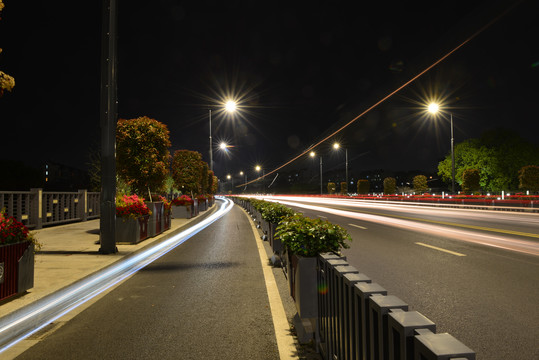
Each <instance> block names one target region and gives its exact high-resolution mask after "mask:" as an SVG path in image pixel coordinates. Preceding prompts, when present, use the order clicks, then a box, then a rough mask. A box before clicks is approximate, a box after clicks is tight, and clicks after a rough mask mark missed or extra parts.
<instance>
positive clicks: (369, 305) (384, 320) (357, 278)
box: [317, 254, 475, 360]
mask: <svg viewBox="0 0 539 360" xmlns="http://www.w3.org/2000/svg"><path fill="white" fill-rule="evenodd" d="M317 273H318V274H317V282H318V289H319V291H318V317H317V331H318V336H317V338H318V345H319V349H320V350H321V354H322V356H323V358H324V359H327V360H334V359H338V360H341V359H354V360H356V359H380V360H382V359H392V360H394V359H395V360H397V359H398V360H412V359H457V358H458V359H468V360H474V359H475V352H474V351H473V350H471V349H470V348H468V347H467V346H466V345H464V344H463V343H461V342H460V341H459V340H457V339H456V338H454V337H453V336H451V335H450V334H447V333H441V334H437V333H436V325H435V324H434V323H433V322H432V321H431V320H429V319H428V318H427V317H425V316H424V315H422V314H421V313H419V312H417V311H408V305H407V304H406V303H404V302H403V301H402V300H400V299H399V298H397V297H396V296H393V295H388V294H387V291H386V290H385V289H384V288H383V287H381V286H380V285H378V284H376V283H373V282H372V280H371V279H370V278H369V277H367V276H366V275H365V274H362V273H360V272H359V271H358V270H357V269H356V268H354V267H353V266H350V265H349V264H348V263H347V262H346V259H345V258H343V257H339V256H337V255H334V254H321V255H320V256H319V257H318V266H317ZM322 290H323V291H322Z"/></svg>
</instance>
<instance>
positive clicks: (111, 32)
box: [99, 0, 118, 254]
mask: <svg viewBox="0 0 539 360" xmlns="http://www.w3.org/2000/svg"><path fill="white" fill-rule="evenodd" d="M102 6H103V9H102V11H103V19H102V21H103V23H102V26H101V116H100V117H101V204H100V206H101V214H100V218H99V229H100V234H101V237H100V242H101V248H100V249H99V252H100V253H102V254H112V253H115V252H117V251H118V249H117V248H116V121H117V118H118V98H117V96H118V95H117V82H116V66H117V59H116V52H117V51H116V48H117V42H116V41H117V37H116V26H117V15H118V13H117V3H116V0H103V4H102Z"/></svg>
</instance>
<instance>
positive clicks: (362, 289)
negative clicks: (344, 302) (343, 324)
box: [354, 283, 387, 359]
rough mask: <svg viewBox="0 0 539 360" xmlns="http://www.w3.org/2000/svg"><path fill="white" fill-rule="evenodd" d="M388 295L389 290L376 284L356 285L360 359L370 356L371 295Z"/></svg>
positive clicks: (357, 340) (357, 341)
mask: <svg viewBox="0 0 539 360" xmlns="http://www.w3.org/2000/svg"><path fill="white" fill-rule="evenodd" d="M374 294H381V295H387V290H386V289H384V288H383V287H381V286H380V285H378V284H376V283H357V284H355V285H354V306H355V307H356V310H357V315H358V316H357V319H358V320H359V321H356V325H355V326H356V329H355V333H356V343H357V344H358V346H360V349H359V350H358V351H359V352H358V354H359V357H360V359H368V357H367V356H368V355H369V354H370V329H369V298H370V297H371V295H374Z"/></svg>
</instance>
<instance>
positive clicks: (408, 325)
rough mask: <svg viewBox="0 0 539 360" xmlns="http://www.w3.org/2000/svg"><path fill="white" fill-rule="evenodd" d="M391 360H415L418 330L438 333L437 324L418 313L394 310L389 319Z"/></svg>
mask: <svg viewBox="0 0 539 360" xmlns="http://www.w3.org/2000/svg"><path fill="white" fill-rule="evenodd" d="M387 326H388V332H389V334H388V335H389V338H388V344H389V358H390V359H392V360H413V358H414V336H415V330H416V329H428V330H430V331H432V332H433V333H435V332H436V324H435V323H433V322H432V321H430V320H429V319H428V318H426V317H425V316H423V315H422V314H421V313H419V312H417V311H403V310H401V309H392V310H391V311H390V312H389V317H388V324H387Z"/></svg>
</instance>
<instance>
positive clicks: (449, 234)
mask: <svg viewBox="0 0 539 360" xmlns="http://www.w3.org/2000/svg"><path fill="white" fill-rule="evenodd" d="M260 198H263V199H264V200H267V201H275V202H279V203H282V204H285V205H290V206H294V207H300V208H304V209H310V210H315V211H321V212H325V213H329V214H334V215H339V216H343V217H347V218H351V219H359V220H363V221H370V222H373V223H379V224H382V225H386V226H393V227H397V228H401V229H408V230H414V231H417V232H422V233H427V234H431V235H435V236H441V237H445V238H449V239H452V240H460V241H466V242H471V243H476V244H481V245H486V246H490V247H496V248H500V249H505V250H511V251H516V252H521V253H525V254H529V255H535V256H539V243H538V242H536V241H528V240H522V239H518V238H513V237H510V236H507V235H493V234H486V233H479V232H476V231H470V230H462V229H460V228H451V227H447V226H441V225H436V224H431V223H425V222H422V221H421V219H417V221H413V220H407V219H399V218H394V217H391V216H390V215H388V216H383V215H374V214H366V213H361V212H354V211H347V210H339V209H333V208H329V207H324V206H323V204H328V205H329V204H331V205H336V203H340V204H342V205H346V206H355V207H367V205H362V204H358V203H357V202H356V201H353V200H352V201H351V200H346V199H318V198H307V197H305V198H304V197H284V196H279V197H267V196H265V197H260ZM336 200H339V201H336ZM296 201H301V202H302V203H299V202H296ZM304 202H310V203H319V204H322V206H316V205H308V204H304ZM378 206H379V205H378ZM368 207H373V205H372V204H371V205H368ZM403 207H406V209H405V210H406V212H407V213H425V212H427V211H428V212H429V213H430V215H432V211H433V209H432V208H429V209H425V208H422V209H418V208H421V207H420V206H417V207H409V206H407V205H400V208H399V210H401V211H402V210H404V209H403ZM383 208H384V209H387V208H388V207H387V206H385V205H384V206H383ZM414 208H415V209H414ZM447 210H453V212H452V215H453V216H457V212H458V210H454V209H447ZM444 211H445V209H444ZM461 211H462V210H461ZM437 214H439V212H438V211H437ZM468 214H469V212H468V211H466V215H465V216H466V218H467V219H468V218H470V217H469V216H468ZM504 215H505V214H504ZM504 215H498V214H497V213H493V212H489V213H488V215H486V214H485V215H483V216H484V217H487V216H488V217H489V219H491V220H492V219H493V217H494V218H498V217H499V216H504ZM521 215H532V216H535V217H530V218H529V220H528V221H529V222H531V223H533V224H536V223H537V220H538V219H539V217H538V216H537V214H523V213H519V217H520V216H521ZM511 220H513V218H512V219H511ZM492 230H496V229H492ZM500 231H501V230H500ZM531 235H535V234H531Z"/></svg>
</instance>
